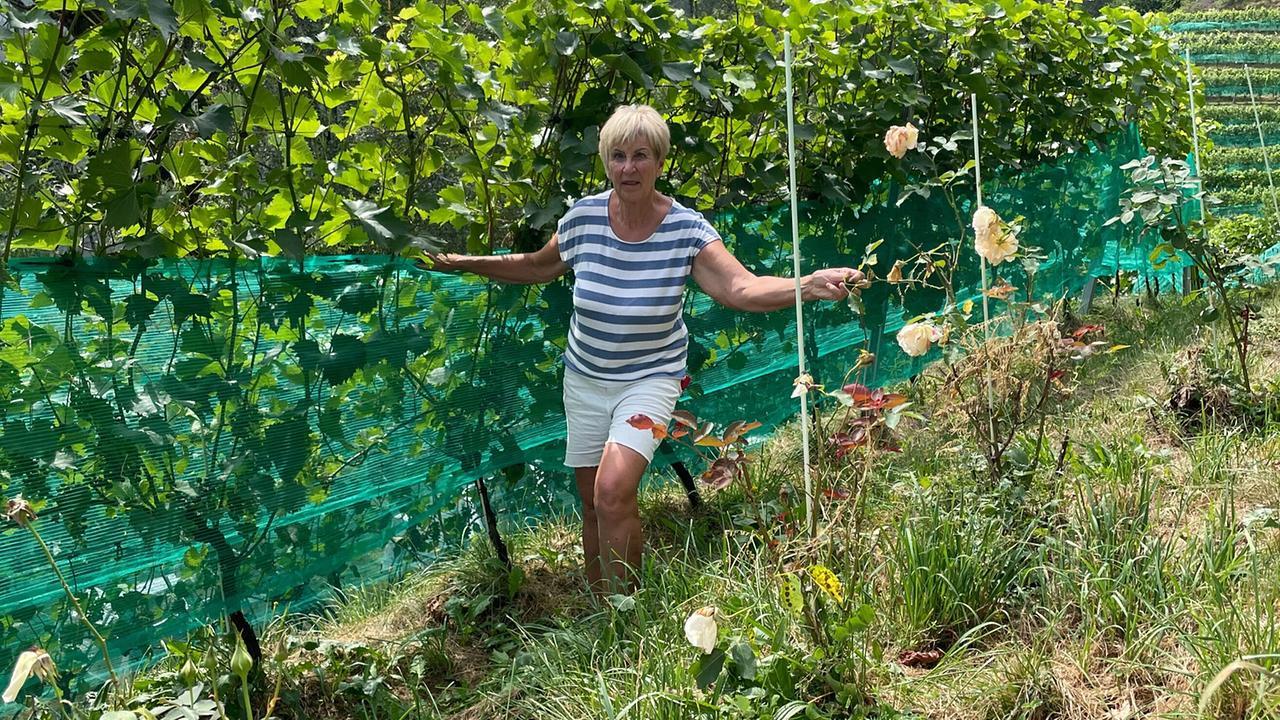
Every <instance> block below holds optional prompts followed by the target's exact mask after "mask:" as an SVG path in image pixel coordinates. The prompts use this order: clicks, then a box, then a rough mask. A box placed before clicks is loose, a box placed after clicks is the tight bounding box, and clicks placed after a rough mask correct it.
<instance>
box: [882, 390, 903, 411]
mask: <svg viewBox="0 0 1280 720" xmlns="http://www.w3.org/2000/svg"><path fill="white" fill-rule="evenodd" d="M881 402H882V404H881V405H880V407H881V409H883V410H892V409H893V408H896V407H898V406H899V405H902V404H904V403H906V402H907V396H906V395H902V394H900V393H889V394H887V395H885V396H884V397H883V398H881Z"/></svg>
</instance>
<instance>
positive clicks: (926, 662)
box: [898, 650, 942, 670]
mask: <svg viewBox="0 0 1280 720" xmlns="http://www.w3.org/2000/svg"><path fill="white" fill-rule="evenodd" d="M898 662H900V663H902V664H903V665H904V666H906V667H910V668H922V669H925V670H927V669H929V668H932V667H933V666H935V665H937V664H938V663H940V662H942V651H941V650H906V651H903V653H902V654H901V655H899V656H898Z"/></svg>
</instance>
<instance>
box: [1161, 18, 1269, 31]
mask: <svg viewBox="0 0 1280 720" xmlns="http://www.w3.org/2000/svg"><path fill="white" fill-rule="evenodd" d="M1168 29H1169V30H1171V31H1172V32H1179V33H1181V32H1280V20H1200V21H1191V22H1175V23H1173V24H1172V25H1169V27H1168Z"/></svg>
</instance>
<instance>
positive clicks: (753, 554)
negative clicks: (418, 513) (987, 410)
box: [269, 300, 1280, 718]
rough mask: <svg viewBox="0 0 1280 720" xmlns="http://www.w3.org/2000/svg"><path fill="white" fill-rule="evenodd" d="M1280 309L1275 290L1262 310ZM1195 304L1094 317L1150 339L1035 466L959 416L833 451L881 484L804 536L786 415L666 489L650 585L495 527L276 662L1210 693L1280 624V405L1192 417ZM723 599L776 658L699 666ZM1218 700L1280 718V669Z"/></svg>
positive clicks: (420, 680) (464, 685) (342, 682)
mask: <svg viewBox="0 0 1280 720" xmlns="http://www.w3.org/2000/svg"><path fill="white" fill-rule="evenodd" d="M1277 309H1280V303H1277V302H1276V301H1275V300H1272V301H1269V302H1268V306H1267V308H1266V309H1265V312H1264V315H1265V316H1270V315H1273V314H1275V311H1276V310H1277ZM1195 310H1196V308H1190V309H1180V308H1176V307H1168V306H1167V307H1166V308H1165V309H1164V310H1162V311H1161V312H1160V314H1159V320H1158V321H1156V320H1154V319H1153V318H1154V316H1155V314H1154V313H1150V312H1148V311H1145V310H1142V309H1137V308H1133V307H1127V308H1126V307H1124V304H1123V303H1122V307H1121V308H1119V309H1112V308H1111V307H1110V306H1109V305H1108V304H1107V303H1106V302H1103V304H1102V306H1101V307H1099V308H1097V312H1096V314H1097V318H1091V321H1094V322H1102V323H1105V324H1106V326H1107V328H1108V332H1109V335H1110V339H1111V340H1112V341H1113V342H1117V343H1123V344H1128V345H1131V346H1132V347H1131V348H1129V349H1127V350H1124V351H1121V352H1118V353H1115V354H1111V355H1106V356H1103V357H1100V358H1095V359H1093V360H1091V361H1090V362H1089V363H1088V364H1087V365H1086V367H1085V368H1084V370H1083V371H1082V373H1081V381H1080V384H1079V386H1078V388H1077V389H1076V391H1075V394H1074V397H1073V399H1072V401H1071V402H1070V407H1068V408H1065V409H1064V411H1063V413H1062V414H1061V415H1060V416H1059V417H1055V418H1053V419H1052V420H1051V421H1050V424H1049V428H1048V431H1047V433H1046V435H1047V438H1048V440H1047V442H1046V448H1045V449H1044V451H1043V456H1042V458H1041V460H1042V462H1040V463H1039V465H1038V467H1037V468H1035V470H1034V471H1033V472H1031V473H1030V476H1029V478H1030V479H1029V480H1026V481H1023V482H1011V483H1006V484H1004V486H1002V487H997V488H992V487H990V486H989V481H987V480H986V479H985V477H984V476H983V475H982V473H981V472H980V470H981V465H980V458H977V457H976V456H975V453H974V451H973V449H972V447H973V445H972V441H970V440H968V439H967V434H966V433H965V432H964V429H963V426H962V425H959V424H957V423H956V421H955V420H954V419H953V418H950V417H948V416H947V414H946V413H943V412H938V413H935V414H934V416H933V417H931V418H930V420H929V421H928V424H926V425H922V426H919V427H916V428H912V429H908V431H907V432H905V433H904V437H903V450H904V451H903V452H902V453H900V454H885V455H882V456H880V457H879V458H878V459H877V461H876V463H875V464H874V465H873V466H872V468H871V470H870V472H869V473H868V474H867V475H866V476H865V480H864V477H863V475H862V474H861V471H860V470H859V469H858V468H854V467H851V466H849V465H847V464H844V465H841V464H835V463H828V464H827V465H825V468H826V469H825V471H824V474H823V478H822V482H823V484H824V485H825V486H827V487H830V488H832V489H833V492H832V494H833V495H836V496H839V497H842V496H843V495H844V494H845V493H847V492H853V491H854V490H855V489H856V485H857V484H858V483H859V481H863V480H864V481H863V482H861V484H862V486H863V487H864V488H865V494H864V495H863V496H862V497H863V502H862V503H857V502H855V500H854V499H835V498H831V499H826V500H824V502H823V503H822V511H823V515H824V517H823V521H822V531H821V533H820V535H819V538H818V539H817V540H815V541H802V540H800V539H798V537H799V536H800V535H802V533H801V532H799V531H798V528H797V523H796V522H795V521H794V517H793V515H794V510H792V515H789V516H788V517H787V518H785V519H782V520H780V519H779V518H778V517H777V515H778V513H779V512H780V511H782V510H784V509H785V507H784V506H785V505H786V504H790V503H784V502H783V501H780V500H779V499H778V498H779V496H780V494H781V495H783V496H785V497H789V498H795V497H796V494H797V493H796V491H795V489H794V488H795V484H796V483H797V482H798V478H797V477H796V468H797V467H798V465H799V462H798V449H797V443H796V441H795V438H794V437H791V436H788V435H787V434H785V433H784V434H782V435H781V436H779V437H776V438H773V439H771V440H770V441H769V442H768V443H766V444H765V446H764V448H763V451H762V453H761V459H760V460H759V461H758V462H757V463H756V465H755V469H754V473H753V478H752V482H753V484H754V491H753V492H750V493H747V492H745V491H744V489H743V488H741V487H737V488H734V489H731V490H730V491H727V492H724V493H721V494H720V495H718V496H716V497H715V498H713V499H712V501H711V502H710V503H709V507H707V508H705V509H704V510H702V511H700V512H696V513H690V512H689V511H688V510H687V509H686V508H685V506H684V503H683V501H682V498H681V497H680V495H679V493H677V492H676V491H675V487H674V483H672V484H670V485H669V486H668V488H669V489H668V490H666V491H663V492H659V493H656V494H652V495H648V496H646V497H645V498H644V500H643V504H644V508H643V513H644V517H645V526H646V528H647V530H648V532H649V550H650V552H649V554H648V556H647V558H648V560H647V563H646V566H645V568H644V572H643V584H642V589H641V590H640V591H639V592H638V593H637V594H636V595H635V597H634V603H631V602H630V601H625V602H621V598H615V600H616V601H620V607H617V608H615V607H614V606H613V605H610V604H607V603H606V604H605V606H604V607H603V609H602V608H601V607H600V606H597V605H594V604H593V603H592V602H591V601H590V599H589V598H587V597H585V596H584V593H583V592H582V591H581V589H580V588H581V584H580V583H581V581H580V580H579V579H578V578H579V576H578V574H577V565H578V562H579V560H580V555H579V553H578V550H577V535H576V528H574V527H573V526H572V523H570V522H564V523H550V524H548V525H546V526H545V527H543V528H541V529H539V530H538V531H536V532H533V533H529V534H525V535H520V536H517V537H515V538H513V541H514V548H513V557H515V558H517V559H518V564H519V566H520V568H521V569H522V572H523V579H522V580H520V579H519V578H517V581H512V580H511V579H510V578H509V577H508V576H507V575H506V573H505V571H503V570H502V569H501V568H500V567H498V566H497V564H496V563H495V561H494V560H493V559H492V557H491V556H490V553H489V552H488V550H487V548H486V547H485V546H483V545H477V546H476V547H475V548H473V549H472V550H471V551H469V552H468V553H466V554H465V555H464V556H462V557H460V558H458V559H457V560H456V561H453V562H450V563H448V564H444V565H441V566H438V567H436V568H433V569H432V570H430V571H428V572H426V573H424V574H422V575H421V576H417V577H413V578H409V579H407V580H405V581H404V582H402V583H399V584H397V585H394V586H391V587H381V588H375V589H370V590H365V591H361V592H358V593H354V594H352V595H349V596H347V597H346V598H344V599H342V600H341V601H339V602H337V603H335V606H334V609H333V612H332V613H331V615H330V616H329V617H327V618H324V619H322V620H320V621H318V622H317V624H316V627H315V628H314V630H313V631H312V634H311V637H312V638H313V639H317V640H322V641H323V642H322V644H321V645H320V646H319V648H318V649H310V650H299V651H297V652H295V653H294V654H293V655H292V656H291V657H290V660H289V661H288V663H287V665H286V666H285V667H284V668H277V669H283V671H284V675H285V677H286V678H287V679H286V681H285V684H284V691H283V700H284V702H283V703H282V705H281V708H282V710H284V711H286V712H285V714H294V715H307V716H319V717H401V716H402V715H403V713H405V712H408V713H409V716H410V717H412V716H421V717H453V718H603V717H611V716H618V717H622V716H627V717H638V718H686V717H750V718H754V717H765V718H769V717H775V716H777V717H788V715H787V712H790V711H795V712H800V714H799V717H804V716H805V714H804V712H802V711H801V708H800V707H799V705H798V704H793V705H788V702H789V701H791V700H795V699H798V700H801V701H808V702H810V703H811V704H812V705H813V706H814V711H818V712H819V713H820V714H815V715H814V716H820V717H851V716H858V715H860V714H871V715H874V716H878V717H895V716H900V717H936V718H970V717H971V718H996V717H1028V718H1049V717H1065V718H1099V717H1107V718H1130V717H1135V718H1136V717H1194V716H1195V711H1196V703H1197V701H1198V699H1199V695H1200V692H1201V691H1202V690H1203V689H1204V688H1205V687H1206V685H1207V684H1209V683H1210V681H1211V679H1212V678H1213V677H1214V675H1215V674H1216V673H1217V672H1218V671H1219V670H1220V669H1221V668H1223V667H1224V666H1226V665H1228V664H1229V663H1231V662H1232V661H1234V660H1237V659H1238V658H1240V657H1242V656H1248V655H1251V654H1265V653H1269V652H1277V650H1276V648H1278V647H1280V630H1278V629H1277V628H1276V627H1275V623H1274V621H1275V619H1276V617H1277V615H1278V614H1280V607H1278V603H1280V578H1277V575H1278V571H1280V563H1277V557H1278V554H1277V553H1278V551H1280V547H1278V546H1280V543H1278V542H1277V537H1276V535H1277V532H1276V531H1275V530H1268V529H1263V528H1262V527H1261V526H1259V525H1257V524H1254V525H1246V524H1245V523H1244V522H1243V521H1244V519H1245V518H1246V516H1247V515H1248V513H1249V512H1250V511H1252V510H1254V509H1255V508H1259V507H1280V480H1278V479H1277V472H1276V470H1277V468H1278V467H1280V424H1275V423H1270V422H1267V423H1264V424H1263V426H1262V427H1261V428H1260V429H1259V428H1255V429H1252V430H1244V429H1240V428H1238V427H1232V426H1229V425H1226V424H1215V423H1209V425H1208V426H1207V427H1206V428H1205V429H1203V430H1200V431H1198V432H1189V431H1187V430H1185V428H1183V427H1181V426H1180V425H1179V424H1178V422H1177V421H1176V419H1175V418H1174V416H1173V415H1172V414H1171V413H1170V411H1169V410H1168V408H1167V406H1166V404H1165V401H1166V400H1167V398H1168V396H1169V389H1168V387H1167V384H1166V382H1165V379H1164V377H1165V373H1164V370H1163V368H1164V367H1165V366H1168V365H1169V364H1170V363H1178V362H1180V360H1179V358H1182V359H1185V358H1186V357H1188V356H1187V355H1186V353H1183V352H1182V350H1183V349H1184V348H1186V347H1188V346H1189V345H1193V344H1194V345H1198V346H1207V347H1209V348H1210V349H1211V350H1212V347H1213V345H1212V342H1211V341H1207V340H1206V341H1197V339H1196V338H1195V337H1194V336H1195V335H1196V334H1197V333H1198V331H1197V330H1195V329H1194V328H1195V326H1194V324H1193V323H1192V322H1191V314H1192V313H1193V312H1195ZM1257 334H1258V338H1257V340H1256V345H1257V346H1258V347H1259V348H1261V350H1260V352H1259V356H1260V357H1259V358H1258V366H1259V367H1258V371H1259V374H1260V375H1262V376H1263V377H1266V378H1272V379H1273V378H1277V377H1280V372H1278V371H1277V360H1276V354H1277V353H1276V348H1277V343H1276V340H1277V339H1280V327H1278V326H1277V324H1276V323H1275V322H1274V321H1270V320H1264V321H1261V322H1259V323H1258V328H1257ZM911 392H912V393H913V394H915V395H916V396H917V397H916V399H917V400H926V398H925V397H924V396H925V395H926V394H928V391H927V390H926V389H925V388H924V386H923V385H921V386H918V387H916V388H914V389H912V390H911ZM922 406H925V407H933V405H932V404H928V405H923V404H922ZM726 420H728V418H726ZM1064 437H1065V438H1067V447H1068V450H1067V452H1066V454H1065V456H1064V457H1063V461H1064V462H1063V464H1062V467H1061V471H1060V472H1054V466H1055V464H1056V460H1057V456H1058V455H1059V450H1060V448H1061V443H1062V440H1063V438H1064ZM1033 452H1034V449H1033ZM855 497H856V496H855ZM788 533H792V535H791V536H789V535H788ZM814 564H821V565H825V566H827V567H830V568H831V569H833V570H834V571H835V572H836V573H837V574H838V575H839V576H840V578H841V580H842V584H843V593H844V595H846V596H847V597H846V598H845V603H844V604H843V605H837V604H836V603H835V602H833V601H832V599H831V598H830V597H828V596H826V595H825V594H823V593H822V592H821V591H820V590H819V589H818V588H816V586H815V585H814V584H813V583H812V582H810V581H809V580H808V576H807V574H806V569H807V568H808V567H810V566H812V565H814ZM788 572H794V573H797V575H798V576H800V577H805V578H806V580H805V585H804V591H805V593H806V595H807V598H808V604H809V608H808V610H807V611H806V612H805V613H802V614H801V615H800V616H796V615H794V614H792V612H790V611H789V610H788V609H787V608H786V607H784V604H783V602H782V600H781V599H780V595H779V591H778V588H779V581H778V578H779V576H781V575H783V574H784V573H788ZM517 586H518V589H515V591H514V592H511V588H514V587H517ZM704 605H714V606H717V607H718V608H719V609H720V612H721V622H720V626H721V633H720V638H721V640H720V644H719V647H721V648H722V649H727V648H728V647H729V645H730V644H731V643H732V641H733V639H734V638H741V639H743V640H745V641H746V642H747V643H749V644H750V645H751V646H752V647H753V649H754V653H755V654H756V655H758V656H759V657H760V661H759V668H758V671H757V674H756V679H755V680H754V681H752V682H747V681H740V680H732V679H729V678H728V677H727V676H722V678H724V679H722V680H721V682H720V683H719V684H718V685H717V686H716V687H715V688H713V689H712V690H710V691H708V692H703V691H699V690H696V689H695V678H694V676H693V673H692V672H691V670H690V666H691V665H692V664H693V663H694V661H695V660H697V658H698V657H699V654H700V653H699V651H698V650H696V649H695V648H693V647H691V646H690V645H688V644H687V643H686V641H685V640H684V638H683V632H682V624H683V622H684V619H685V618H686V617H687V616H688V614H689V613H690V612H691V611H693V610H694V609H696V608H698V607H701V606H704ZM864 605H865V606H867V607H869V608H870V609H871V611H873V614H871V615H870V618H871V619H870V624H869V625H868V626H867V627H865V628H860V627H858V625H857V623H855V624H854V625H853V626H852V627H850V632H849V633H848V637H847V638H846V639H843V640H841V639H840V636H841V634H842V631H841V630H840V629H839V626H841V625H843V624H844V623H845V622H846V621H847V620H848V619H849V618H850V617H856V616H858V614H859V613H858V609H859V608H860V607H862V606H864ZM863 612H864V613H865V612H866V610H863ZM864 617H867V616H866V615H864ZM291 632H296V629H294V630H291ZM312 645H314V643H312ZM929 651H943V652H942V659H941V662H940V663H939V664H937V666H936V667H933V668H931V669H926V668H925V667H923V666H921V665H920V664H919V663H918V662H916V660H918V659H919V658H920V657H922V656H921V655H916V656H914V657H913V656H912V655H911V654H910V653H912V652H916V653H925V652H929ZM1263 662H1264V664H1266V663H1270V664H1269V665H1268V667H1273V668H1274V667H1275V666H1276V663H1274V662H1272V661H1271V660H1267V659H1264V660H1263ZM926 664H927V663H926ZM730 665H734V663H730ZM316 668H320V669H321V670H322V671H321V672H318V673H317V672H316V671H315V669H316ZM269 670H270V669H269ZM370 679H374V680H376V681H377V682H374V683H372V684H370V683H369V682H368V681H369V680H370ZM753 686H754V687H753ZM788 707H790V708H791V710H788V709H787V708H788ZM733 708H737V709H733ZM814 711H810V712H814ZM1209 711H1210V715H1212V716H1218V717H1273V716H1278V715H1280V682H1276V681H1275V680H1268V679H1267V678H1265V677H1264V676H1259V675H1256V674H1252V673H1251V672H1249V671H1244V672H1241V673H1238V674H1236V675H1233V676H1232V677H1231V678H1229V679H1228V680H1227V681H1226V682H1225V684H1224V685H1223V686H1222V688H1221V690H1219V692H1218V693H1217V694H1216V695H1214V697H1213V698H1212V699H1211V703H1210V705H1209ZM1271 713H1277V714H1278V715H1272V714H1271Z"/></svg>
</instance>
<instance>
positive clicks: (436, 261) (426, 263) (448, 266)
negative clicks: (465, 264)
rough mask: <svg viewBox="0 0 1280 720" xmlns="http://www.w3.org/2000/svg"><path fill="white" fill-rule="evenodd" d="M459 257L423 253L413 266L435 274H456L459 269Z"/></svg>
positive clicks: (452, 254) (451, 254)
mask: <svg viewBox="0 0 1280 720" xmlns="http://www.w3.org/2000/svg"><path fill="white" fill-rule="evenodd" d="M458 257H459V256H458V255H456V254H454V253H437V252H429V253H423V254H422V257H420V258H418V259H417V261H416V262H415V264H416V265H417V266H418V267H419V268H421V269H423V270H435V271H436V272H457V271H458V270H459V269H460V268H459V267H458V265H457V258H458Z"/></svg>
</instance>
